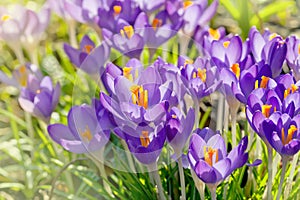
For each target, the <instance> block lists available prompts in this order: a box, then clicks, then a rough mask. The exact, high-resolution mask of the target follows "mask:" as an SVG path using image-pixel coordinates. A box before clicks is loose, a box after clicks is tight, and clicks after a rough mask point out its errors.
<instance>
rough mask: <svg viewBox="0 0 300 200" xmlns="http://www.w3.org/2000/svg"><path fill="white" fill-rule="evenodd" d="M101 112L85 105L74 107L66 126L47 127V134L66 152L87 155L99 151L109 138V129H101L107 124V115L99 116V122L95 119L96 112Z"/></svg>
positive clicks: (53, 125) (52, 125) (54, 125)
mask: <svg viewBox="0 0 300 200" xmlns="http://www.w3.org/2000/svg"><path fill="white" fill-rule="evenodd" d="M95 101H97V100H95ZM103 111H104V110H103V109H101V108H100V110H98V111H97V110H95V108H94V107H93V106H89V105H85V104H84V105H81V106H74V107H72V108H71V110H70V112H69V114H68V125H67V126H66V125H63V124H51V125H49V126H48V133H49V135H50V137H51V138H52V139H53V140H54V141H55V142H56V143H58V144H60V145H61V146H62V147H63V148H64V149H66V150H67V151H70V152H73V153H89V152H93V151H96V150H99V149H101V148H103V147H104V146H105V144H106V143H107V142H108V141H109V137H110V129H109V127H102V125H105V126H106V125H108V124H109V121H108V120H107V115H106V114H104V115H102V116H99V117H100V118H99V120H100V121H98V119H97V117H96V112H97V113H99V112H103ZM104 112H105V111H104ZM102 120H104V121H102ZM100 122H101V123H100ZM102 122H103V123H102ZM104 123H105V124H104ZM107 123H108V124H107Z"/></svg>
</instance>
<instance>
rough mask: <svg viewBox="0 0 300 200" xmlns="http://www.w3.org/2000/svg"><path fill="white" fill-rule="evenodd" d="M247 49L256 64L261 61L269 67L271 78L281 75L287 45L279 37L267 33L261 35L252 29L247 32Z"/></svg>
mask: <svg viewBox="0 0 300 200" xmlns="http://www.w3.org/2000/svg"><path fill="white" fill-rule="evenodd" d="M249 47H250V50H251V53H252V55H253V58H254V60H255V61H256V62H261V61H262V62H265V63H266V64H268V65H269V66H271V70H272V78H275V77H277V76H278V75H279V74H280V73H281V71H282V64H283V62H284V60H285V58H286V53H287V44H286V43H285V42H284V40H283V39H282V38H281V36H279V35H277V34H275V33H274V34H271V33H270V32H269V31H265V33H264V34H263V35H261V34H260V33H259V32H258V30H257V29H256V28H255V27H252V28H251V29H250V31H249Z"/></svg>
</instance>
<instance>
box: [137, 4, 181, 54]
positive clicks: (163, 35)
mask: <svg viewBox="0 0 300 200" xmlns="http://www.w3.org/2000/svg"><path fill="white" fill-rule="evenodd" d="M169 21H170V22H171V23H170V22H169ZM173 22H174V23H173ZM134 27H135V29H136V32H138V33H139V34H140V35H141V36H142V37H143V38H144V42H145V44H146V45H147V46H148V47H150V48H155V49H156V48H157V47H159V46H160V45H162V44H163V43H165V42H166V41H168V40H169V39H170V38H171V37H173V36H174V35H175V34H176V33H177V31H178V29H179V28H180V27H181V22H180V21H179V20H176V21H171V20H170V16H169V15H168V13H167V12H166V11H165V10H163V11H160V12H159V13H157V14H156V15H155V16H154V19H153V21H152V23H150V22H149V16H147V14H146V13H144V12H142V13H140V14H139V15H138V17H137V19H136V21H135V25H134Z"/></svg>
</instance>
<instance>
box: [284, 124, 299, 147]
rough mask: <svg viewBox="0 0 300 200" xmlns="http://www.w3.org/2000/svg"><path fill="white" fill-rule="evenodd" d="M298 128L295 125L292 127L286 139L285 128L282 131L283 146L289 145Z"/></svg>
mask: <svg viewBox="0 0 300 200" xmlns="http://www.w3.org/2000/svg"><path fill="white" fill-rule="evenodd" d="M297 130H298V129H297V127H296V126H295V125H291V126H290V128H289V130H288V134H287V137H286V138H285V133H284V128H282V129H281V142H282V144H283V145H286V144H288V143H289V142H290V141H291V140H292V138H293V135H294V133H295V132H296V131H297Z"/></svg>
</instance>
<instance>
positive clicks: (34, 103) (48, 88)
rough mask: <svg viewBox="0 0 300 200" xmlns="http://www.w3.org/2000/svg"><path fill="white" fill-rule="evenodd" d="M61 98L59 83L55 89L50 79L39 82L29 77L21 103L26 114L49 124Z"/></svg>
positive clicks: (22, 92)
mask: <svg viewBox="0 0 300 200" xmlns="http://www.w3.org/2000/svg"><path fill="white" fill-rule="evenodd" d="M59 96H60V85H59V83H57V84H56V86H55V87H54V88H53V86H52V81H51V79H50V77H48V76H46V77H44V78H43V79H42V80H39V79H37V78H36V77H35V76H32V75H29V76H28V81H27V85H26V87H24V88H22V89H21V93H20V96H19V103H20V106H21V107H22V108H23V109H24V110H25V111H26V112H29V113H31V114H32V115H34V116H36V117H38V118H41V119H42V120H44V121H45V122H48V121H49V119H50V116H51V114H52V112H53V110H54V109H55V107H56V105H57V104H58V101H59Z"/></svg>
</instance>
